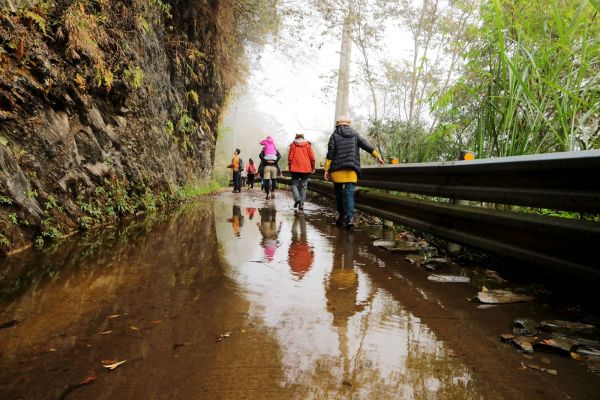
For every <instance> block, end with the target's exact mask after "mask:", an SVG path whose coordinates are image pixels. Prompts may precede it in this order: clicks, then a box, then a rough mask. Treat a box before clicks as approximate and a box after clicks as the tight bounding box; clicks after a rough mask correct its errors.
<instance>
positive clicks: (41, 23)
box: [23, 10, 46, 35]
mask: <svg viewBox="0 0 600 400" xmlns="http://www.w3.org/2000/svg"><path fill="white" fill-rule="evenodd" d="M23 17H24V18H27V19H29V20H31V21H33V22H35V24H36V25H37V26H38V28H39V29H40V31H42V33H44V35H45V34H46V18H45V17H43V16H41V15H40V14H38V13H36V12H34V11H31V10H27V11H25V12H24V13H23Z"/></svg>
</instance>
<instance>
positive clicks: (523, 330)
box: [512, 318, 539, 336]
mask: <svg viewBox="0 0 600 400" xmlns="http://www.w3.org/2000/svg"><path fill="white" fill-rule="evenodd" d="M538 326H539V324H538V323H537V322H536V321H534V320H532V319H529V318H517V319H515V320H514V321H513V328H512V330H513V333H514V334H515V335H520V336H535V335H536V334H537V327H538Z"/></svg>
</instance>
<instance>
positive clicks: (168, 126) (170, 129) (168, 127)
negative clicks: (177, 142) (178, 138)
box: [165, 119, 175, 136]
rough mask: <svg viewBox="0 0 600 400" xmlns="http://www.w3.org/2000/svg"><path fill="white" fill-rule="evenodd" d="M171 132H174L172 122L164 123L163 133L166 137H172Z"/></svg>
mask: <svg viewBox="0 0 600 400" xmlns="http://www.w3.org/2000/svg"><path fill="white" fill-rule="evenodd" d="M173 132H175V125H173V121H171V120H170V119H169V120H167V122H165V133H166V134H167V136H172V135H173Z"/></svg>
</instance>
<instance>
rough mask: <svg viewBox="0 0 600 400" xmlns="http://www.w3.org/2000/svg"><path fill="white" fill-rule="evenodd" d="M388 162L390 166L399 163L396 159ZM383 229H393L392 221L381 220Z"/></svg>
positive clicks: (392, 158)
mask: <svg viewBox="0 0 600 400" xmlns="http://www.w3.org/2000/svg"><path fill="white" fill-rule="evenodd" d="M388 162H389V163H390V164H392V165H397V164H399V163H400V160H399V159H398V157H390V158H389V160H388ZM385 193H389V191H388V190H386V191H385ZM383 229H384V230H385V229H389V230H392V229H394V222H393V221H388V220H387V219H384V220H383Z"/></svg>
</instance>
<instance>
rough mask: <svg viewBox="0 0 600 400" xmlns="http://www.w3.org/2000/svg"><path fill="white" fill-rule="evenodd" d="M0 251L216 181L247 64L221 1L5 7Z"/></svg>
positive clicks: (62, 0)
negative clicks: (228, 118)
mask: <svg viewBox="0 0 600 400" xmlns="http://www.w3.org/2000/svg"><path fill="white" fill-rule="evenodd" d="M3 1H4V2H7V3H6V4H5V5H4V6H2V5H1V4H2V3H0V7H3V8H2V10H1V11H0V250H1V252H3V253H7V252H10V251H11V250H14V249H16V248H20V247H22V246H26V245H28V244H30V243H32V242H37V243H38V244H42V243H43V242H44V240H47V239H53V238H58V237H61V236H63V235H65V234H67V233H69V232H73V231H75V230H77V229H80V228H87V227H90V226H92V225H94V224H98V223H106V222H110V221H111V220H116V219H118V218H119V217H121V216H123V215H127V214H133V213H136V212H139V211H141V210H148V209H154V208H155V207H157V206H158V205H160V204H162V203H167V202H169V201H172V200H174V199H175V196H176V193H177V189H178V188H181V187H183V186H191V185H202V184H203V183H205V182H206V181H207V180H208V179H210V176H211V173H212V165H213V161H214V149H215V144H216V136H217V133H216V131H217V125H218V123H219V120H220V118H221V114H222V111H223V107H224V103H225V101H226V99H227V96H228V93H229V91H230V89H231V88H232V87H233V85H235V83H236V81H237V79H238V77H239V71H240V69H241V68H242V66H241V65H242V64H241V63H240V62H239V60H237V57H242V53H243V49H242V47H241V44H240V43H239V38H238V35H236V27H235V24H236V21H235V18H236V16H235V15H234V13H233V12H232V11H231V9H230V7H228V6H227V5H226V4H223V3H224V2H222V1H218V0H210V1H209V0H205V1H201V0H196V1H192V0H174V1H161V0H120V1H109V0H54V1H53V0H47V1H41V0H37V1H34V0H29V1H25V0H12V1H9V0H3Z"/></svg>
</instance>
